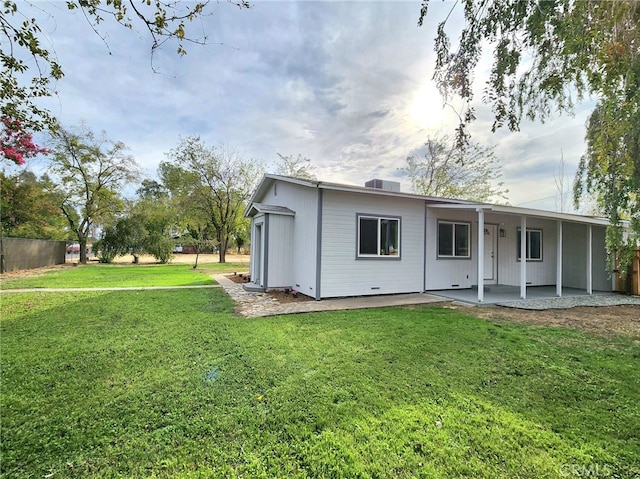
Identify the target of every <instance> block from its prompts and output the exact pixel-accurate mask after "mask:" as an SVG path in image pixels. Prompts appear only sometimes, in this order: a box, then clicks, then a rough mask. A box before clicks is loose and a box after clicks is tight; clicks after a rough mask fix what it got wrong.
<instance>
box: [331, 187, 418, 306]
mask: <svg viewBox="0 0 640 479" xmlns="http://www.w3.org/2000/svg"><path fill="white" fill-rule="evenodd" d="M323 195H324V196H323V221H322V268H321V277H322V281H321V283H322V284H321V293H322V297H323V298H328V297H339V296H363V295H373V294H390V293H407V292H420V291H422V290H423V264H424V263H423V262H424V239H423V236H424V202H423V201H420V200H411V199H404V198H394V197H388V196H373V195H371V196H369V195H363V194H354V193H349V192H340V191H330V190H325V191H324V193H323ZM357 214H370V215H375V216H385V215H387V216H391V217H400V222H401V224H400V259H397V258H390V257H389V258H375V259H356V256H357V244H356V242H357V238H356V236H357V217H356V215H357Z"/></svg>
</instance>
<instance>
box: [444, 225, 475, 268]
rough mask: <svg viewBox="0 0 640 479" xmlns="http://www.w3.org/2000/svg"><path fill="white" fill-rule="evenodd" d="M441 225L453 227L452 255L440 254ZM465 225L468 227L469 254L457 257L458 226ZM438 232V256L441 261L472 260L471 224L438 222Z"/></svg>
mask: <svg viewBox="0 0 640 479" xmlns="http://www.w3.org/2000/svg"><path fill="white" fill-rule="evenodd" d="M440 225H450V226H451V233H452V237H451V254H450V255H449V254H440ZM458 225H463V226H466V227H467V254H466V255H457V254H456V226H458ZM437 228H438V229H437V231H436V239H437V241H436V256H437V257H438V258H441V259H471V223H469V222H466V221H447V220H442V221H440V220H439V221H438V226H437Z"/></svg>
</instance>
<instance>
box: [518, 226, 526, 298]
mask: <svg viewBox="0 0 640 479" xmlns="http://www.w3.org/2000/svg"><path fill="white" fill-rule="evenodd" d="M520 297H521V298H522V299H527V217H526V216H524V215H522V216H521V217H520Z"/></svg>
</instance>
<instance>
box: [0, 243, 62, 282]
mask: <svg viewBox="0 0 640 479" xmlns="http://www.w3.org/2000/svg"><path fill="white" fill-rule="evenodd" d="M66 248H67V243H66V242H65V241H50V240H39V239H25V238H1V239H0V273H5V272H9V271H17V270H21V269H34V268H43V267H45V266H52V265H54V264H64V262H65V253H66Z"/></svg>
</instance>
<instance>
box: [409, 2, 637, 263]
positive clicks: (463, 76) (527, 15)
mask: <svg viewBox="0 0 640 479" xmlns="http://www.w3.org/2000/svg"><path fill="white" fill-rule="evenodd" d="M429 4H430V2H429V0H423V2H422V8H421V11H420V16H419V19H418V24H419V25H422V24H423V22H424V19H425V17H426V16H427V14H428V11H429ZM455 5H457V3H456V4H455ZM455 5H454V7H453V8H456V7H455ZM461 5H462V7H461V8H462V9H463V11H462V14H463V17H464V27H463V28H462V31H461V32H460V33H459V37H458V41H457V42H456V43H452V41H451V37H450V35H449V33H448V31H447V30H448V25H447V22H448V20H449V19H450V18H451V17H452V12H450V13H449V15H447V18H445V19H444V20H442V21H441V22H440V23H439V25H438V27H437V34H436V40H435V51H436V55H437V59H436V66H435V74H434V79H435V81H436V84H437V85H438V88H439V90H440V92H441V93H442V95H443V96H444V98H445V100H446V101H448V100H449V99H451V98H452V97H459V98H461V99H462V100H463V101H464V103H465V107H464V110H463V112H462V114H461V115H460V117H461V121H460V124H459V126H458V129H457V142H458V145H459V146H463V145H464V144H466V143H467V142H468V141H469V134H468V126H469V124H470V123H471V122H473V121H474V120H475V111H474V109H473V100H474V92H473V75H474V72H475V69H476V67H477V65H478V62H479V60H480V57H481V55H483V50H484V49H486V48H492V49H493V50H492V56H493V64H492V67H491V71H490V75H489V78H488V80H487V81H486V84H485V87H484V90H483V98H482V100H483V102H485V103H486V104H488V105H489V106H490V107H491V109H492V112H493V115H494V123H493V130H494V131H495V130H496V129H498V128H501V127H503V126H506V127H507V128H509V129H510V130H512V131H517V130H518V129H519V127H520V123H521V121H522V120H523V119H529V120H540V121H544V120H546V119H548V118H549V117H550V116H551V115H553V114H554V113H556V112H560V113H562V112H567V113H571V112H572V111H573V108H574V105H575V104H576V102H579V101H581V100H583V99H584V98H585V97H587V96H589V97H592V98H595V99H596V100H597V104H596V108H595V110H594V111H593V113H592V114H591V117H590V118H589V120H588V122H587V125H586V141H587V151H586V152H585V154H584V155H583V157H582V158H581V160H580V166H579V169H578V173H577V176H576V180H575V184H574V199H575V201H576V203H578V202H579V201H580V200H581V198H582V197H583V196H584V195H586V196H595V197H597V198H598V201H599V206H600V207H601V208H602V209H603V211H605V212H606V214H607V217H608V219H609V220H610V222H611V226H610V228H609V232H608V241H607V248H608V251H609V253H610V254H611V255H620V253H624V251H627V250H629V249H632V248H634V247H635V246H636V245H637V244H638V241H639V240H640V202H639V201H638V196H639V195H640V154H638V153H639V150H640V147H639V146H638V145H639V142H640V106H639V105H640V89H639V86H640V29H638V25H640V2H638V1H637V0H610V1H607V2H594V1H588V0H547V1H544V2H541V1H538V0H504V1H500V2H494V1H491V0H479V1H474V0H465V1H463V2H461ZM623 220H629V222H630V223H629V224H630V226H631V228H630V230H629V235H628V236H626V235H625V234H623V229H624V225H623V223H622V221H623ZM622 256H624V254H623V255H622ZM623 261H624V258H623Z"/></svg>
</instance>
